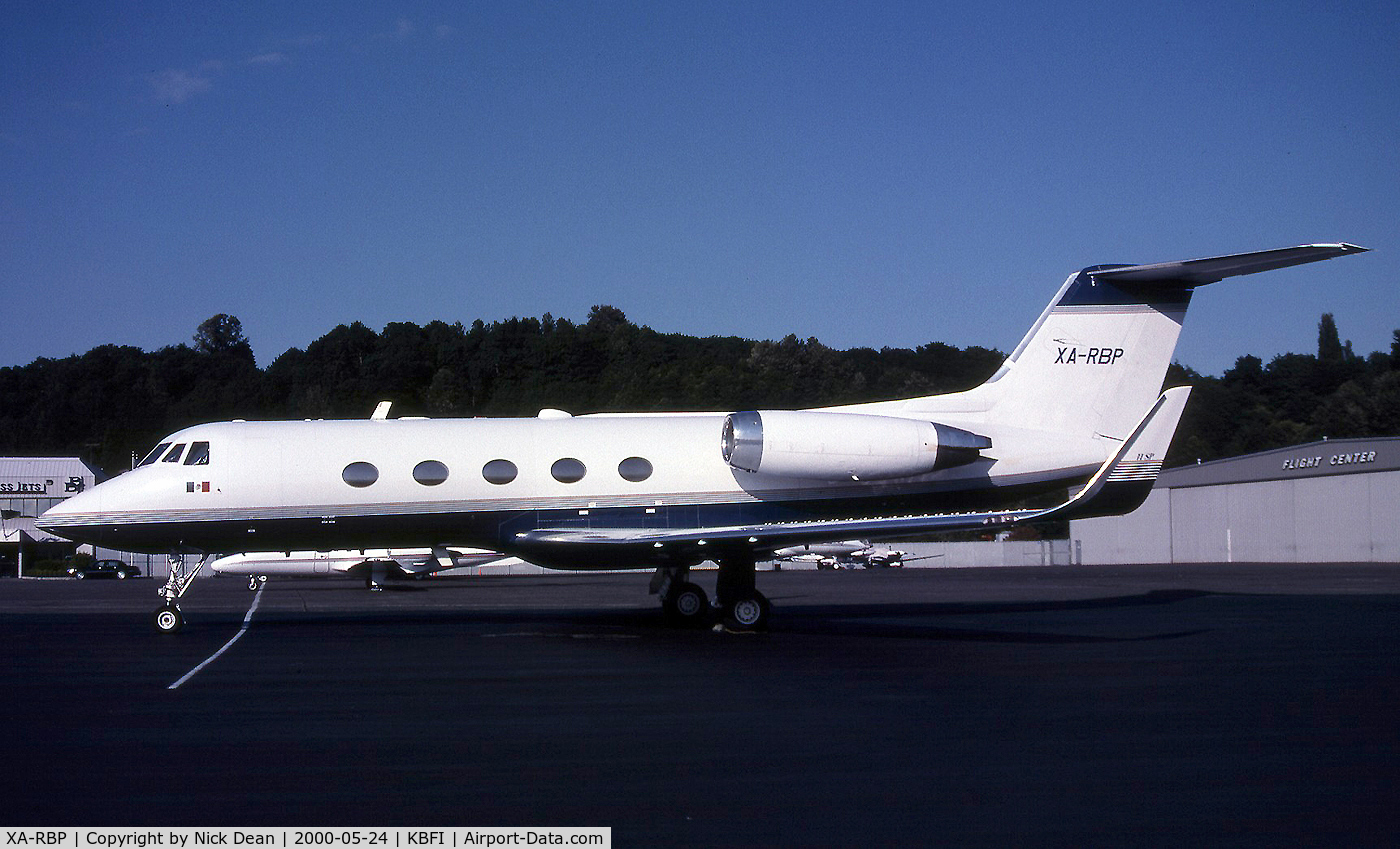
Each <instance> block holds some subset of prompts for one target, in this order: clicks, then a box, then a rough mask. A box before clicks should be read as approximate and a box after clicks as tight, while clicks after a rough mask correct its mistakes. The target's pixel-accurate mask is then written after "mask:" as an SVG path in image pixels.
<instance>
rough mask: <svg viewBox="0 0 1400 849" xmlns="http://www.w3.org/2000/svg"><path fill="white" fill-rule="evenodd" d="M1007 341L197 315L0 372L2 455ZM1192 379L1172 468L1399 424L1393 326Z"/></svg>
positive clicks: (990, 367)
mask: <svg viewBox="0 0 1400 849" xmlns="http://www.w3.org/2000/svg"><path fill="white" fill-rule="evenodd" d="M1003 359H1005V355H1004V354H1003V353H1001V352H1000V351H997V350H994V349H989V348H981V347H976V346H973V347H969V348H965V349H962V348H956V347H953V346H951V345H945V344H942V343H939V342H932V343H929V344H927V345H921V346H919V347H917V348H914V349H908V348H882V349H880V350H878V351H877V350H874V349H872V348H852V349H850V350H844V351H841V350H834V349H832V348H829V347H827V346H825V345H823V344H821V343H820V342H819V341H817V340H816V339H798V338H797V337H796V336H791V335H790V336H787V337H785V338H783V339H781V340H778V341H753V340H748V339H741V338H737V337H706V338H699V337H694V336H687V335H684V334H679V333H658V332H656V331H654V330H652V329H651V328H649V327H639V326H637V325H636V324H634V323H632V322H631V321H629V320H628V319H627V317H626V316H625V315H624V314H623V313H622V311H621V310H618V309H616V308H614V307H611V306H595V307H594V308H593V309H592V310H591V311H590V312H589V314H588V317H587V320H586V321H584V322H583V323H574V322H572V321H569V320H568V319H562V318H554V317H553V316H551V315H549V314H545V315H544V316H543V317H541V318H512V319H508V320H505V321H497V322H493V323H491V324H486V323H484V322H482V321H480V320H478V321H475V322H473V323H472V324H471V325H469V326H468V325H463V324H461V323H455V324H448V323H446V322H442V321H434V322H430V323H428V324H426V325H423V326H419V325H417V324H412V323H408V322H396V323H391V324H389V325H387V326H386V327H385V328H384V329H383V330H382V331H380V332H377V333H376V332H375V331H373V330H371V329H370V328H368V327H366V326H364V325H363V324H360V323H358V322H356V323H354V324H349V325H341V326H339V327H336V328H335V329H333V330H331V331H330V332H329V333H327V334H326V335H324V336H322V337H321V338H319V339H317V340H316V341H314V342H312V343H311V344H310V345H308V346H306V348H305V349H304V350H303V349H299V348H293V349H291V350H289V351H287V352H286V353H284V354H282V355H281V356H280V357H278V358H277V359H276V360H274V361H273V362H272V363H271V364H269V365H268V366H267V367H266V368H263V369H259V368H258V367H257V364H256V362H255V360H254V357H253V350H252V347H251V346H250V345H249V344H248V341H247V340H246V338H244V336H243V331H242V326H241V324H240V323H239V321H238V319H237V318H235V317H233V316H228V315H217V316H214V317H212V318H210V319H208V320H207V321H205V322H203V323H202V324H201V325H200V326H199V328H198V329H197V331H196V333H195V335H194V338H193V340H192V343H191V344H181V345H172V346H168V347H165V348H161V349H159V350H157V351H150V352H147V351H143V350H141V349H139V348H135V347H130V346H118V345H102V346H99V347H97V348H93V349H92V350H90V351H88V352H87V353H85V354H80V355H74V356H71V357H66V358H62V359H48V358H41V359H38V360H35V361H34V362H33V363H30V364H28V365H24V366H13V367H6V368H0V402H2V403H3V406H0V454H4V455H16V456H23V455H50V454H51V455H64V456H80V457H82V458H83V459H85V460H87V461H88V462H90V463H92V464H93V465H95V466H98V467H99V468H101V469H103V470H105V471H106V472H108V473H109V474H110V473H116V472H119V471H121V470H123V469H126V468H129V467H130V465H131V462H132V457H133V456H134V455H135V454H139V453H140V452H143V451H145V450H146V449H148V448H149V447H150V446H152V445H154V444H155V442H156V441H157V439H158V438H159V437H161V436H164V435H165V434H168V433H170V432H172V431H175V430H178V429H179V428H181V427H185V426H188V425H192V424H197V423H200V422H207V421H217V420H227V419H232V418H244V419H305V418H312V419H316V418H359V417H365V416H368V415H369V413H370V412H371V411H372V410H373V409H374V406H375V404H376V403H378V402H379V401H381V400H386V399H387V400H392V401H393V402H394V414H395V415H424V416H434V417H446V416H529V415H534V414H535V413H537V412H538V411H539V410H540V409H541V408H542V407H555V408H560V409H564V410H568V411H569V412H572V413H575V414H582V413H590V412H599V411H609V410H713V411H732V410H739V409H754V408H796V407H810V406H820V405H830V404H851V403H859V402H863V401H874V400H883V399H889V398H900V397H912V396H917V395H929V394H934V393H941V392H955V391H959V390H962V389H967V388H970V387H972V386H976V385H977V384H979V383H981V382H982V381H983V380H985V379H987V378H988V377H989V376H991V374H992V373H993V372H994V371H996V369H997V367H998V366H1000V365H1001V362H1002V361H1003ZM1167 384H1168V385H1180V384H1190V385H1192V386H1195V387H1196V391H1195V392H1194V393H1193V395H1192V400H1191V403H1190V404H1189V405H1188V406H1187V411H1186V415H1185V417H1184V420H1183V422H1182V427H1181V430H1180V431H1179V432H1178V435H1177V438H1176V441H1175V443H1174V445H1173V449H1172V453H1171V455H1170V456H1169V458H1168V462H1169V464H1172V465H1179V464H1182V463H1190V462H1195V461H1196V460H1197V459H1201V460H1210V459H1215V458H1218V457H1225V456H1233V455H1236V454H1243V453H1249V452H1251V451H1259V450H1264V449H1267V448H1276V447H1282V446H1286V445H1292V444H1296V443H1299V442H1306V441H1310V440H1312V439H1317V438H1320V437H1322V436H1329V437H1333V438H1338V437H1345V436H1374V435H1397V434H1400V331H1397V332H1396V340H1395V343H1394V344H1392V346H1391V350H1390V351H1389V352H1376V353H1373V354H1371V355H1369V356H1367V357H1361V356H1358V355H1355V354H1353V353H1352V351H1351V346H1350V343H1345V344H1343V343H1342V342H1340V340H1339V338H1338V333H1337V329H1336V325H1335V323H1334V322H1333V319H1332V316H1331V315H1324V316H1323V317H1322V320H1321V322H1320V323H1319V338H1318V351H1317V353H1316V354H1284V355H1282V356H1279V357H1275V358H1274V359H1273V360H1272V361H1271V362H1269V363H1268V364H1265V363H1263V362H1262V361H1261V360H1260V359H1259V358H1258V357H1253V356H1243V357H1240V358H1239V360H1238V361H1237V362H1236V364H1235V366H1234V367H1233V368H1231V369H1230V370H1229V371H1227V372H1225V374H1223V375H1222V376H1220V377H1218V378H1216V377H1205V376H1202V375H1199V374H1197V373H1195V372H1194V371H1192V370H1191V369H1189V368H1186V367H1184V366H1180V365H1174V366H1173V367H1172V369H1171V371H1170V372H1169V374H1168V378H1167Z"/></svg>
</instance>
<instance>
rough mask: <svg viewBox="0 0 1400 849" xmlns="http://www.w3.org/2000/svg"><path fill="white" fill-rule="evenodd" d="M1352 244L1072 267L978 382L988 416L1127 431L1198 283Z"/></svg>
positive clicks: (1070, 430) (1343, 250)
mask: <svg viewBox="0 0 1400 849" xmlns="http://www.w3.org/2000/svg"><path fill="white" fill-rule="evenodd" d="M1364 250H1366V249H1365V248H1360V247H1357V246H1355V245H1348V244H1329V245H1303V246H1299V247H1295V248H1282V249H1279V250H1272V251H1257V252H1254V253H1247V254H1234V255H1231V256H1220V257H1210V258H1207V259H1194V260H1186V261H1183V262H1168V263H1158V264H1155V265H1098V266H1093V267H1091V268H1086V269H1084V270H1083V271H1081V272H1079V273H1078V274H1074V275H1071V276H1070V278H1069V279H1068V280H1066V281H1065V284H1064V286H1063V287H1061V289H1060V291H1059V293H1058V294H1057V295H1056V297H1055V299H1054V300H1053V301H1052V302H1051V303H1050V305H1049V306H1048V307H1046V309H1045V312H1044V313H1042V314H1041V316H1040V318H1039V319H1038V320H1037V321H1036V323H1035V324H1034V325H1033V326H1032V327H1031V329H1030V332H1029V333H1027V334H1026V336H1025V338H1024V339H1022V340H1021V343H1020V344H1019V345H1017V346H1016V349H1015V350H1014V351H1013V352H1012V353H1011V356H1009V357H1008V358H1007V359H1006V362H1005V363H1004V364H1003V365H1002V367H1001V369H1000V370H999V371H998V372H997V373H996V374H995V375H993V377H992V379H991V380H990V381H989V382H988V384H987V385H986V386H985V387H984V390H985V391H989V392H992V393H993V401H992V406H991V410H990V413H989V416H990V417H993V418H996V419H997V420H999V421H1002V422H1006V423H1008V424H1015V425H1019V426H1023V427H1032V428H1037V429H1044V430H1053V431H1058V432H1061V433H1066V434H1075V435H1083V436H1092V435H1095V434H1099V435H1103V436H1108V437H1111V438H1113V439H1126V438H1127V437H1128V436H1129V435H1130V434H1131V433H1132V431H1133V428H1134V426H1135V425H1137V423H1138V422H1139V421H1141V419H1142V417H1143V415H1144V413H1146V412H1147V411H1148V410H1149V409H1151V408H1152V406H1153V404H1154V403H1155V402H1156V400H1157V397H1158V392H1160V390H1161V387H1162V380H1163V378H1164V377H1165V376H1166V371H1167V366H1168V365H1170V364H1171V358H1172V352H1173V351H1174V350H1175V348H1176V340H1177V337H1178V335H1179V334H1180V332H1181V324H1182V321H1183V320H1184V318H1185V316H1186V308H1187V306H1188V305H1189V304H1190V302H1191V294H1192V292H1194V291H1195V289H1196V287H1198V286H1204V285H1206V284H1208V283H1214V282H1216V281H1218V280H1222V279H1224V278H1226V277H1233V276H1236V275H1241V274H1253V273H1255V272H1259V271H1268V270H1271V269H1276V268H1286V267H1288V266H1291V265H1301V264H1303V263H1307V262H1316V261H1318V260H1323V259H1331V258H1333V257H1338V256H1345V255H1347V254H1352V253H1359V252H1361V251H1364Z"/></svg>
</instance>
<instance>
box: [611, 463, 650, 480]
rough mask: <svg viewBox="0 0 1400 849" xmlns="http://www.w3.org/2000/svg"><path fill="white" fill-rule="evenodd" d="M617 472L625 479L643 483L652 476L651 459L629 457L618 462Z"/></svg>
mask: <svg viewBox="0 0 1400 849" xmlns="http://www.w3.org/2000/svg"><path fill="white" fill-rule="evenodd" d="M617 473H618V474H619V475H621V476H622V479H623V480H627V481H631V482H632V483H641V482H642V481H644V480H646V479H647V478H649V477H651V461H650V460H648V459H646V458H645V457H628V458H627V459H626V460H623V461H622V462H621V463H618V464H617Z"/></svg>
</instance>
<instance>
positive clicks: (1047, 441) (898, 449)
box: [36, 244, 1365, 631]
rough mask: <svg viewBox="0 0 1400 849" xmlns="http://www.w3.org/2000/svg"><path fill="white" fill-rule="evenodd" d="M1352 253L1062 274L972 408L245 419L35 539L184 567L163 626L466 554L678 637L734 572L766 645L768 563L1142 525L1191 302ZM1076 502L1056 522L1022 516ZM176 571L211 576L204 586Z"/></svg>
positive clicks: (968, 402) (960, 401)
mask: <svg viewBox="0 0 1400 849" xmlns="http://www.w3.org/2000/svg"><path fill="white" fill-rule="evenodd" d="M1363 250H1365V249H1364V248H1359V247H1357V246H1355V245H1348V244H1320V245H1303V246H1300V247H1293V248H1282V249H1279V250H1270V251H1260V252H1255V253H1246V254H1237V255H1233V256H1221V257H1211V258H1208V259H1196V260H1186V261H1182V262H1167V263H1158V264H1154V265H1097V266H1093V267H1090V268H1086V269H1084V270H1083V271H1080V272H1077V273H1075V274H1071V275H1070V276H1069V278H1068V279H1067V280H1066V281H1065V283H1064V285H1063V286H1061V287H1060V290H1059V292H1058V293H1057V294H1056V295H1055V297H1054V299H1053V300H1051V302H1050V304H1049V306H1047V307H1046V308H1045V310H1044V312H1042V313H1041V315H1040V318H1039V319H1037V320H1036V322H1035V324H1034V325H1033V326H1032V327H1031V329H1030V331H1029V332H1028V333H1027V334H1026V336H1025V338H1023V339H1022V340H1021V342H1020V344H1019V345H1017V346H1016V348H1015V350H1013V351H1012V352H1011V355H1010V356H1008V357H1007V358H1006V361H1005V363H1004V364H1003V365H1002V366H1001V368H1000V369H999V370H998V371H997V372H996V373H995V374H993V375H992V377H991V378H990V379H988V380H987V382H985V383H983V384H982V385H980V386H978V387H975V388H973V389H970V390H968V391H965V392H956V393H951V394H946V395H933V396H926V397H921V398H908V399H903V400H896V401H880V402H875V403H869V404H857V405H849V406H840V407H827V408H822V409H811V410H743V411H739V412H734V413H728V414H725V413H674V414H667V413H656V414H653V413H648V414H610V413H609V414H596V415H587V416H578V417H573V416H570V415H568V414H567V413H563V412H559V411H554V410H546V411H543V412H541V413H540V415H539V416H538V417H535V418H522V419H435V420H429V419H389V418H388V417H387V415H386V411H384V410H383V409H381V410H379V411H377V412H376V415H375V416H373V417H371V418H370V419H364V420H352V421H303V422H246V421H232V422H223V423H218V424H205V425H198V426H195V427H191V428H187V429H185V430H182V431H180V432H178V433H175V434H172V435H171V436H169V437H166V438H165V439H163V440H162V441H161V443H160V444H159V445H157V446H156V448H155V449H154V450H153V451H151V453H150V454H148V455H147V456H146V458H145V459H144V460H143V461H142V462H141V464H140V465H139V467H138V468H136V469H135V470H133V471H131V472H129V473H127V474H123V475H120V476H118V477H116V478H113V479H112V480H109V481H106V482H104V483H101V484H98V485H97V486H95V487H93V488H91V489H89V490H87V491H86V492H82V493H79V494H78V495H76V496H74V497H72V498H70V499H68V500H66V501H63V502H61V503H59V504H58V505H56V506H54V507H53V508H52V509H50V510H49V511H48V512H47V513H45V514H44V516H43V517H42V518H41V519H40V520H39V521H38V522H37V523H36V524H37V526H38V527H39V528H41V529H43V530H45V531H49V532H52V533H55V534H59V535H61V536H64V537H67V538H69V539H73V540H77V541H81V542H88V543H95V544H98V545H101V546H103V547H107V548H115V549H120V550H129V551H147V552H155V553H162V552H163V553H169V554H170V555H171V566H172V568H171V575H170V579H169V580H168V581H167V582H166V584H165V585H164V586H163V587H162V588H161V591H160V592H161V596H162V598H163V604H162V606H161V607H160V608H159V609H158V610H157V611H156V613H155V617H154V619H155V624H156V627H157V628H158V629H160V630H162V631H175V630H178V629H179V628H180V627H181V625H182V623H183V621H184V619H183V616H182V614H181V611H180V608H179V600H180V598H181V597H182V596H183V595H184V593H185V591H186V590H187V589H188V588H189V585H190V582H191V581H192V580H193V578H194V576H195V575H196V574H198V572H199V569H200V566H202V565H203V564H204V563H205V562H206V561H207V560H209V559H210V558H211V557H212V556H213V553H215V552H230V551H308V550H332V549H352V550H353V549H361V548H393V547H404V548H438V547H442V548H447V547H468V548H478V549H487V550H491V551H499V552H502V553H505V554H510V555H513V556H518V557H522V558H524V559H526V560H528V561H530V562H532V563H536V564H538V565H541V566H549V567H553V568H557V569H654V570H656V575H655V578H654V579H653V581H652V591H653V592H654V593H657V594H659V595H660V596H661V600H662V606H663V609H664V610H665V611H666V612H667V614H668V616H669V617H671V618H672V619H673V620H676V621H679V622H684V623H691V622H703V621H704V620H705V619H706V618H707V616H708V609H709V603H708V599H707V598H706V596H705V593H704V591H703V590H702V589H701V588H700V587H698V586H696V585H695V584H694V583H691V582H690V581H689V580H688V575H689V571H690V569H691V567H692V566H695V565H698V564H699V563H701V562H704V561H707V560H712V561H715V562H716V563H718V564H719V575H718V580H717V585H716V595H717V597H718V602H719V606H720V608H721V610H722V615H723V617H724V619H725V620H726V622H728V623H729V624H730V625H731V626H734V627H742V628H760V627H764V626H765V625H766V624H767V621H768V619H769V604H768V601H767V599H765V598H764V597H763V595H762V594H761V593H759V592H758V591H757V589H756V588H755V585H754V564H755V562H756V560H758V559H760V558H764V557H767V556H769V555H771V553H772V552H773V551H775V550H777V549H779V548H784V547H787V546H792V545H800V544H803V543H811V542H824V541H833V540H847V539H853V538H861V539H880V538H884V539H888V538H892V537H896V536H901V535H908V534H914V533H928V532H934V531H945V530H959V529H968V528H987V529H991V528H998V527H1002V526H1005V525H1009V524H1013V523H1018V522H1029V521H1036V520H1041V519H1066V518H1073V517H1084V516H1102V515H1116V514H1122V513H1127V512H1129V511H1131V510H1133V509H1135V508H1136V507H1137V506H1138V505H1140V504H1141V503H1142V501H1143V500H1144V499H1145V498H1146V497H1147V493H1148V491H1149V490H1150V489H1151V488H1152V483H1153V481H1154V480H1155V479H1156V477H1157V473H1158V472H1159V471H1160V470H1161V468H1162V460H1163V458H1164V457H1165V455H1166V453H1167V448H1168V445H1169V444H1170V442H1171V437H1172V434H1173V433H1174V432H1175V430H1176V425H1177V422H1178V420H1179V418H1180V416H1181V411H1182V409H1183V407H1184V406H1185V404H1186V397H1187V395H1188V394H1189V392H1190V390H1189V388H1186V387H1179V388H1175V389H1169V390H1167V391H1166V392H1162V393H1160V395H1159V390H1160V387H1161V386H1162V381H1163V377H1164V375H1165V373H1166V369H1167V366H1168V364H1169V363H1170V362H1171V357H1172V351H1173V349H1174V348H1175V346H1176V340H1177V336H1178V334H1179V332H1180V330H1181V323H1182V320H1183V318H1184V316H1185V313H1186V308H1187V305H1188V304H1189V302H1190V300H1191V295H1192V292H1193V291H1194V290H1195V289H1196V287H1198V286H1202V285H1205V284H1208V283H1213V282H1216V281H1218V280H1221V279H1224V278H1226V277H1232V276H1235V275H1241V274H1252V273H1255V272H1259V271H1267V270H1271V269H1277V268H1285V267H1288V266H1293V265H1299V264H1302V263H1308V262H1315V261H1317V260H1323V259H1330V258H1333V257H1340V256H1345V255H1348V254H1354V253H1358V252H1360V251H1363ZM1067 487H1078V489H1077V490H1076V491H1074V494H1073V495H1072V496H1070V497H1069V498H1068V499H1067V500H1065V501H1063V503H1061V504H1059V505H1058V506H1055V507H1051V508H1047V509H1030V508H1024V507H1020V506H1018V505H1019V504H1022V503H1024V499H1026V498H1028V497H1030V496H1033V495H1039V494H1045V493H1050V492H1054V491H1063V490H1065V488H1067ZM185 555H199V556H200V557H201V558H202V559H201V560H200V561H199V562H198V564H197V565H195V566H194V567H192V568H190V567H188V566H187V565H186V563H185V559H184V558H185Z"/></svg>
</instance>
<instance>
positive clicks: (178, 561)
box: [151, 553, 213, 634]
mask: <svg viewBox="0 0 1400 849" xmlns="http://www.w3.org/2000/svg"><path fill="white" fill-rule="evenodd" d="M211 557H213V555H212V554H206V555H204V556H203V557H201V558H200V559H199V562H198V563H196V564H195V565H194V568H190V567H188V566H187V565H186V564H185V555H183V554H179V553H174V554H171V555H170V577H169V578H167V579H166V581H165V584H164V586H162V587H161V588H160V597H161V599H163V603H162V604H161V606H160V607H159V608H157V609H156V612H155V614H153V615H152V617H151V623H152V624H153V625H155V627H156V630H157V631H159V632H161V633H162V634H173V633H175V632H176V631H179V630H180V629H181V628H183V627H185V616H184V614H183V613H181V612H180V599H181V598H182V597H183V596H184V595H185V593H186V592H187V591H188V590H189V588H190V584H191V583H193V582H194V576H195V575H198V574H199V570H200V569H203V568H204V564H205V563H208V562H209V559H210V558H211Z"/></svg>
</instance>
